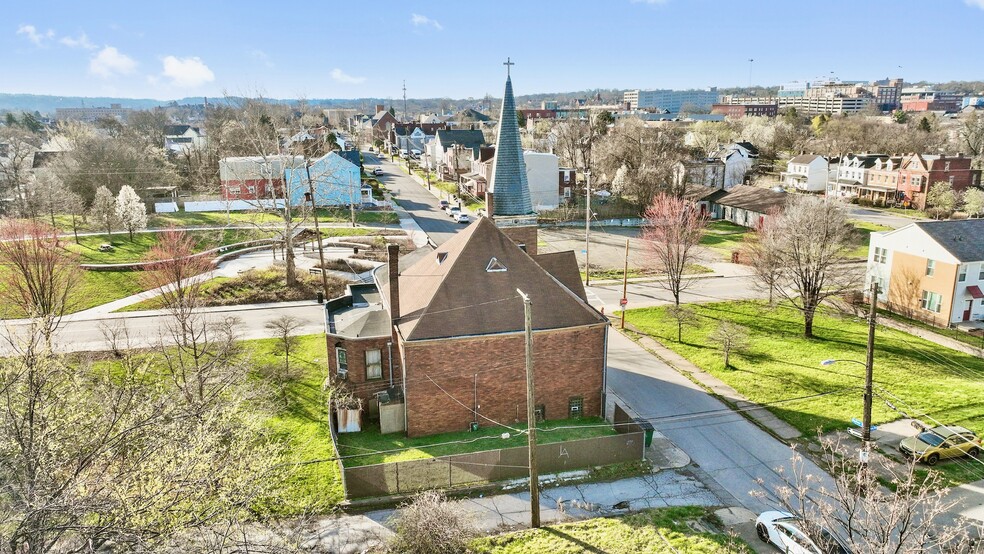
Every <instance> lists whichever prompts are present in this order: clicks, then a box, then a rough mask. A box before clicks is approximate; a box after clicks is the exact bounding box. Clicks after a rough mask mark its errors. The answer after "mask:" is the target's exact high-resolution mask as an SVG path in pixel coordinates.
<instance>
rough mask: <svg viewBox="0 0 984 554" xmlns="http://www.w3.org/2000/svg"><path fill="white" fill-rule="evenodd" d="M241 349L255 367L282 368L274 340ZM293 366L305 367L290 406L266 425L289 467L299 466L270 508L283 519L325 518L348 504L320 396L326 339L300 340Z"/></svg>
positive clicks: (325, 372) (290, 394)
mask: <svg viewBox="0 0 984 554" xmlns="http://www.w3.org/2000/svg"><path fill="white" fill-rule="evenodd" d="M242 344H243V345H244V346H246V351H247V352H248V354H249V355H250V357H251V364H252V365H253V367H258V366H261V365H263V364H276V363H282V362H281V357H280V356H279V355H278V354H276V353H275V350H274V348H275V341H274V340H273V339H260V340H250V341H243V342H242ZM291 364H297V365H298V366H299V367H300V368H302V373H301V374H300V375H299V376H298V377H297V378H296V379H294V380H293V381H292V382H291V383H290V385H289V386H288V389H287V392H288V397H289V399H290V402H289V405H288V406H287V407H286V408H281V409H280V411H279V413H277V414H276V415H274V416H273V417H271V418H270V419H269V420H268V421H267V424H268V425H269V427H270V430H271V432H272V433H273V434H274V438H277V439H281V440H284V441H285V442H286V445H287V448H286V449H285V450H284V452H283V459H284V462H285V463H293V464H298V465H296V466H295V467H294V469H293V471H292V472H291V475H290V477H289V478H288V480H287V483H286V485H285V487H284V489H283V490H282V491H281V494H280V495H279V497H280V501H279V503H278V504H275V505H273V506H268V507H267V509H268V510H270V511H271V512H272V513H273V514H275V515H278V516H294V515H303V514H309V513H326V512H329V511H331V510H332V509H333V508H334V507H335V506H336V505H337V504H338V503H339V502H341V501H342V500H343V499H344V497H345V493H344V490H343V488H342V482H341V477H340V475H339V471H338V465H337V462H335V461H331V460H330V458H333V457H334V456H335V449H334V447H333V446H332V442H331V433H330V432H329V430H328V418H327V410H326V409H325V405H326V404H325V401H326V399H325V398H324V397H323V395H322V392H321V385H322V383H323V382H324V380H325V378H326V377H327V376H328V369H327V364H326V360H325V337H324V335H307V336H304V337H301V339H300V345H299V348H298V350H297V352H296V353H295V354H293V355H292V356H291ZM308 462H317V463H308Z"/></svg>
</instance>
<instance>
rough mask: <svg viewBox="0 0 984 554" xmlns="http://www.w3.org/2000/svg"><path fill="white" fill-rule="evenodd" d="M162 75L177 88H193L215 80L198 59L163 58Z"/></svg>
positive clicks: (209, 70) (212, 74)
mask: <svg viewBox="0 0 984 554" xmlns="http://www.w3.org/2000/svg"><path fill="white" fill-rule="evenodd" d="M163 75H164V76H165V77H167V78H169V79H171V84H172V85H174V86H178V87H186V88H195V87H199V86H201V85H204V84H205V83H211V82H212V81H214V80H215V73H212V70H211V69H209V68H208V66H207V65H205V62H203V61H202V60H201V58H198V57H191V58H177V57H175V56H166V57H165V58H164V73H163Z"/></svg>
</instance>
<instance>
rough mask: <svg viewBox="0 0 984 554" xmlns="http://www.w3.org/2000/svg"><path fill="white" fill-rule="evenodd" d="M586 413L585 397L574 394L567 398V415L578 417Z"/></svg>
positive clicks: (571, 417)
mask: <svg viewBox="0 0 984 554" xmlns="http://www.w3.org/2000/svg"><path fill="white" fill-rule="evenodd" d="M582 415H584V398H583V397H581V396H572V397H570V398H568V399H567V417H568V418H570V419H577V418H579V417H581V416H582Z"/></svg>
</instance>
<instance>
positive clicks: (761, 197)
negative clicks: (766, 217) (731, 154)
mask: <svg viewBox="0 0 984 554" xmlns="http://www.w3.org/2000/svg"><path fill="white" fill-rule="evenodd" d="M710 200H711V201H712V202H714V203H716V204H720V205H721V206H728V207H731V208H741V209H743V210H748V211H751V212H755V213H760V214H764V213H768V212H769V210H771V209H773V208H782V207H784V206H785V205H786V202H787V201H788V200H789V195H788V194H786V193H785V192H776V191H774V190H771V189H764V188H760V187H753V186H750V185H738V186H737V187H735V188H733V189H731V190H730V191H728V192H726V193H724V194H722V195H720V196H712V198H711V199H710Z"/></svg>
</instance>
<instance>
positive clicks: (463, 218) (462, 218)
mask: <svg viewBox="0 0 984 554" xmlns="http://www.w3.org/2000/svg"><path fill="white" fill-rule="evenodd" d="M453 217H454V220H455V221H456V222H458V223H471V218H470V217H468V214H463V213H461V212H458V213H456V214H455V215H454V216H453Z"/></svg>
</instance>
